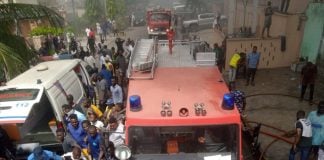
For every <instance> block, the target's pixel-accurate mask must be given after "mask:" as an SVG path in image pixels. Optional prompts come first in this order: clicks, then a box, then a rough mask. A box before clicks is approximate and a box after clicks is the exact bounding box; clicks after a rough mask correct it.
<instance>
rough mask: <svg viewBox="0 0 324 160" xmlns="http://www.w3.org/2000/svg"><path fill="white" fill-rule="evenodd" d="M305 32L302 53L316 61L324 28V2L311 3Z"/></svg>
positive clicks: (307, 13) (307, 12)
mask: <svg viewBox="0 0 324 160" xmlns="http://www.w3.org/2000/svg"><path fill="white" fill-rule="evenodd" d="M306 15H307V21H306V24H305V34H304V37H303V42H302V45H301V54H302V56H303V57H308V59H309V60H310V61H312V62H315V61H316V58H317V55H318V53H319V47H320V43H321V39H322V36H323V32H324V31H323V30H324V17H323V15H324V3H310V4H309V6H308V8H307V11H306Z"/></svg>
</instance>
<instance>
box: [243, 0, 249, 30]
mask: <svg viewBox="0 0 324 160" xmlns="http://www.w3.org/2000/svg"><path fill="white" fill-rule="evenodd" d="M242 2H243V6H244V15H243V17H244V18H243V29H244V30H245V17H246V6H247V4H248V0H242Z"/></svg>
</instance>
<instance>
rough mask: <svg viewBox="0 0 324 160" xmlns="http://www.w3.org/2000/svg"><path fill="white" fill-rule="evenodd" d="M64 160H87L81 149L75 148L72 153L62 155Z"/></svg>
mask: <svg viewBox="0 0 324 160" xmlns="http://www.w3.org/2000/svg"><path fill="white" fill-rule="evenodd" d="M62 158H63V160H87V158H85V157H84V156H83V154H82V153H81V149H80V148H79V147H74V148H73V150H72V152H68V153H66V154H64V155H62Z"/></svg>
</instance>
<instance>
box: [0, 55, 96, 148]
mask: <svg viewBox="0 0 324 160" xmlns="http://www.w3.org/2000/svg"><path fill="white" fill-rule="evenodd" d="M86 65H87V64H86V63H84V62H83V61H81V60H76V59H75V60H58V61H48V62H43V63H40V64H38V65H36V66H35V67H33V68H31V69H29V70H27V71H26V72H24V73H22V74H21V75H19V76H17V77H16V78H14V79H12V80H10V81H9V82H8V83H7V85H6V86H2V87H0V126H1V127H2V128H4V129H5V130H6V131H7V133H8V135H9V136H10V138H11V139H12V140H14V142H15V145H16V147H17V151H18V152H22V153H23V152H26V151H27V152H29V151H30V150H31V149H32V148H33V146H34V145H41V146H55V145H57V144H58V142H57V141H56V138H55V131H56V128H57V127H62V126H63V123H62V122H63V112H62V105H63V104H67V100H66V95H67V94H72V95H73V97H74V103H77V104H78V103H81V102H82V100H83V99H84V97H85V89H84V88H83V86H84V85H83V83H84V84H85V85H90V77H89V74H88V71H87V69H88V68H87V67H88V66H86ZM18 154H19V153H18Z"/></svg>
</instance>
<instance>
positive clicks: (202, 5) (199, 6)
mask: <svg viewBox="0 0 324 160" xmlns="http://www.w3.org/2000/svg"><path fill="white" fill-rule="evenodd" d="M186 6H187V7H189V8H190V9H191V10H193V11H194V12H195V13H196V14H199V13H201V12H203V11H204V10H206V9H207V4H206V0H187V1H186Z"/></svg>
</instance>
